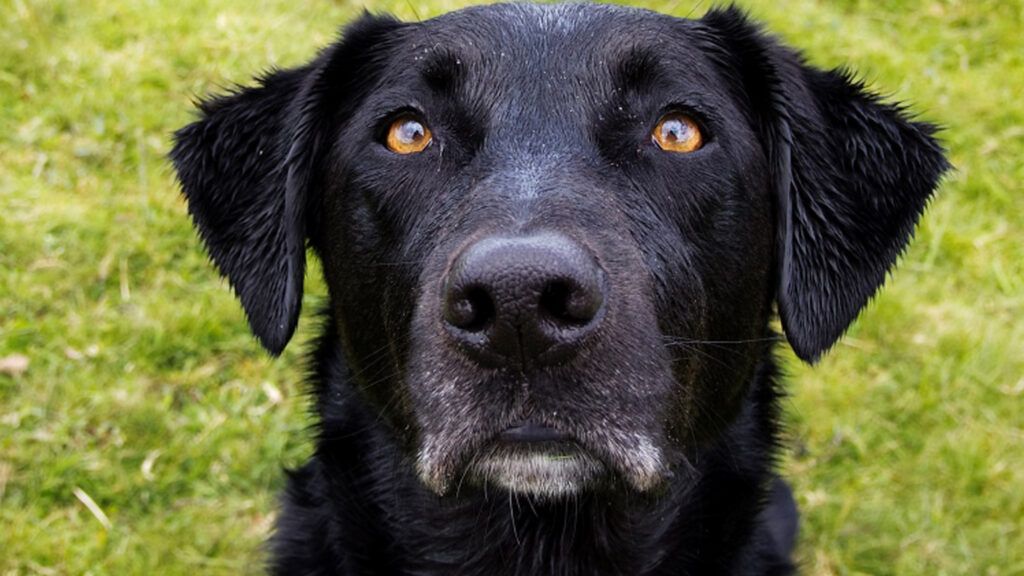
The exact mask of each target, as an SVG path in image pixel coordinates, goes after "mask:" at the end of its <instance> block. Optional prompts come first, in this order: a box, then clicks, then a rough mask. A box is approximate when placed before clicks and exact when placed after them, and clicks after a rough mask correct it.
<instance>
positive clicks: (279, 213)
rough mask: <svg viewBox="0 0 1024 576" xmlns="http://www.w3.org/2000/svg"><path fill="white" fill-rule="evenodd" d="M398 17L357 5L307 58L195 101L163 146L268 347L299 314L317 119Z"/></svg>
mask: <svg viewBox="0 0 1024 576" xmlns="http://www.w3.org/2000/svg"><path fill="white" fill-rule="evenodd" d="M398 24H399V23H397V22H395V21H394V20H391V19H389V18H377V17H372V16H369V15H364V16H363V17H362V18H361V19H360V20H358V21H356V22H355V23H353V24H352V25H351V26H349V27H348V28H347V29H346V31H345V34H344V37H345V40H344V41H342V42H339V43H337V44H335V45H333V46H332V47H331V48H329V49H327V50H325V51H324V52H322V53H321V54H320V55H319V56H318V57H317V58H316V59H315V60H314V61H313V62H311V63H310V64H309V65H307V66H304V67H300V68H295V69H290V70H282V71H276V72H272V73H270V74H268V75H266V76H264V77H262V78H260V79H259V80H258V85H257V86H255V87H250V88H243V89H239V90H238V91H236V92H234V93H231V94H228V95H225V96H219V97H215V98H211V99H209V100H206V101H205V102H202V103H201V104H200V105H199V109H200V111H201V116H200V119H199V120H198V121H196V122H194V123H192V124H189V125H188V126H185V127H184V128H182V129H181V130H179V131H178V132H177V133H176V134H175V137H174V140H175V143H174V148H173V149H172V151H171V155H170V156H171V160H172V161H173V163H174V167H175V169H176V170H177V172H178V178H179V180H180V182H181V187H182V191H183V192H184V195H185V197H186V199H187V201H188V210H189V213H190V214H191V215H192V219H193V221H194V223H195V226H196V228H197V229H198V231H199V235H200V236H201V237H202V239H203V242H204V243H205V244H206V247H207V250H208V251H209V254H210V258H211V259H212V260H213V261H214V263H215V264H216V265H217V267H218V268H219V269H220V271H221V273H222V274H223V275H224V276H225V277H227V279H228V281H229V282H230V283H231V285H232V287H234V289H235V292H236V293H237V294H238V297H239V299H240V300H241V302H242V307H243V308H244V309H245V313H246V316H247V317H248V319H249V326H250V327H251V328H252V331H253V333H254V334H255V335H256V337H257V338H259V340H260V342H261V343H262V344H263V346H264V347H265V348H266V349H267V350H268V351H270V352H271V353H272V354H279V353H280V352H281V350H283V349H284V347H285V345H286V344H287V343H288V340H290V339H291V336H292V334H293V333H294V331H295V327H296V324H297V323H298V318H299V311H300V308H301V304H302V284H303V275H304V272H305V264H306V258H305V245H306V237H307V232H308V230H307V228H308V225H309V221H308V218H307V209H306V208H307V206H308V205H309V204H310V202H311V201H312V198H311V197H312V195H313V191H312V190H311V189H312V188H313V187H314V185H315V178H314V174H313V172H314V170H315V165H316V162H317V158H318V155H319V154H320V152H321V148H322V146H321V140H322V132H323V127H324V126H325V125H327V124H329V123H330V120H331V118H335V117H337V116H338V115H341V114H344V112H345V109H346V108H351V107H352V106H354V105H355V101H356V100H357V99H358V97H359V93H360V90H361V89H363V88H365V87H366V86H367V85H369V84H370V83H371V82H372V79H373V78H374V74H373V73H372V72H373V71H372V70H368V69H367V68H368V67H371V66H372V60H373V59H372V58H371V57H370V54H371V53H372V52H374V50H375V49H376V47H377V46H378V45H379V44H380V43H381V42H380V40H382V37H383V35H384V34H385V33H386V32H387V31H389V30H391V29H393V28H394V27H396V26H398Z"/></svg>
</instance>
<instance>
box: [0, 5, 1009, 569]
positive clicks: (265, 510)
mask: <svg viewBox="0 0 1024 576" xmlns="http://www.w3.org/2000/svg"><path fill="white" fill-rule="evenodd" d="M693 1H694V0H682V1H678V0H676V1H664V0H652V1H651V2H644V3H643V5H644V6H646V7H649V8H654V9H659V10H663V11H669V12H672V13H675V14H678V15H684V14H687V13H689V12H690V11H691V9H692V8H693V6H692V4H693ZM635 4H637V5H640V4H641V3H640V2H635ZM742 4H743V5H745V6H749V8H750V10H751V11H752V12H753V13H754V14H755V15H756V16H757V17H759V18H761V19H763V20H765V21H767V22H768V23H769V24H770V26H771V28H772V29H774V30H775V31H777V32H779V33H780V34H781V35H782V36H784V37H785V38H787V39H788V40H789V41H790V42H791V43H793V44H795V45H797V46H799V47H802V48H804V49H805V50H806V51H807V52H808V53H809V55H810V56H811V59H812V61H814V62H816V63H818V64H821V65H829V66H832V65H839V64H841V63H849V64H850V65H851V66H852V67H853V68H854V69H856V70H858V71H860V73H861V75H862V76H863V77H865V78H866V79H867V80H868V81H869V82H870V83H871V84H872V85H874V86H877V87H879V88H881V89H884V90H886V91H888V93H890V94H891V95H892V96H893V97H894V98H898V99H906V100H911V101H913V102H914V109H915V110H916V111H918V112H919V113H921V115H923V116H924V117H925V118H927V119H930V120H933V121H937V122H940V123H942V124H944V125H945V126H946V127H947V129H946V131H945V132H944V138H945V140H946V143H947V145H948V147H949V149H950V152H951V156H952V160H953V162H954V163H955V164H956V166H957V168H958V170H957V172H956V173H954V174H952V175H951V176H950V177H949V178H948V180H947V181H946V183H945V185H944V186H943V189H942V192H941V194H940V195H939V197H938V199H937V200H936V201H935V202H934V203H933V204H932V206H931V209H930V211H929V212H928V214H927V216H926V217H925V219H924V223H923V225H922V226H921V228H920V229H919V232H918V237H917V241H916V242H915V244H914V245H913V247H912V248H911V249H910V251H909V253H908V254H907V256H906V257H905V259H904V260H903V263H902V266H901V267H900V269H899V271H898V272H897V273H896V274H895V275H894V276H893V277H892V278H891V280H890V281H889V283H888V286H887V288H886V290H885V291H884V292H883V294H882V295H881V296H880V297H879V298H878V299H877V300H876V301H875V302H874V303H873V304H872V305H871V306H870V307H869V308H868V309H867V311H866V312H865V313H864V314H863V315H862V317H861V318H860V320H859V321H858V322H857V324H856V325H855V326H854V328H853V329H852V331H851V332H850V334H849V337H848V338H847V339H846V340H845V341H844V343H843V344H842V345H840V346H839V347H838V348H837V349H836V350H835V351H834V352H833V353H832V354H831V355H830V356H828V357H827V358H826V359H825V360H824V361H822V362H821V363H820V364H819V365H818V366H816V367H814V368H807V367H804V366H801V365H799V364H798V363H796V362H795V361H793V360H792V356H788V358H789V364H790V365H791V368H790V372H791V373H792V376H793V377H792V380H791V390H792V392H793V397H792V399H791V400H790V402H789V405H788V413H789V415H788V419H789V421H790V422H791V433H790V445H791V446H792V449H791V451H790V453H789V455H788V456H787V458H786V461H785V468H786V472H787V474H788V475H789V476H790V478H792V479H793V481H794V483H795V486H796V489H797V492H798V498H799V501H800V503H801V506H802V509H803V513H804V524H803V533H802V536H801V542H800V552H799V556H800V560H801V563H802V564H803V566H804V569H805V572H806V573H808V574H815V575H827V574H922V575H925V574H927V575H942V574H986V575H987V574H993V575H994V574H1024V531H1022V524H1024V322H1022V321H1021V320H1020V318H1021V317H1024V200H1022V189H1021V188H1022V184H1021V183H1022V182H1024V106H1022V104H1021V102H1024V33H1022V31H1024V3H1022V2H1021V0H1015V1H1008V0H1007V1H999V0H978V1H967V0H960V1H958V0H920V1H912V0H906V1H896V0H887V1H882V2H869V1H867V0H864V1H859V0H842V1H833V2H826V1H821V0H785V1H778V2H773V1H768V0H763V1H762V0H758V1H751V2H742ZM460 5H461V3H460V2H453V1H449V0H429V1H427V2H417V1H415V0H413V1H408V0H401V1H400V0H395V1H394V2H383V3H380V4H374V5H371V6H370V8H372V9H373V10H375V11H376V10H387V11H392V12H394V13H396V14H397V15H399V16H401V17H404V18H410V19H411V18H417V17H419V18H425V17H428V16H431V15H434V14H437V13H440V12H443V11H446V10H450V9H453V8H457V7H459V6H460ZM361 8H362V6H360V5H355V4H349V3H347V2H333V3H331V2H324V3H316V4H312V3H296V2H291V1H285V0H265V1H261V2H259V3H256V4H255V5H254V3H251V2H243V1H241V0H212V1H206V2H199V1H196V0H187V1H186V0H182V1H179V2H173V3H171V2H154V1H146V0H140V1H138V2H127V1H110V0H0V46H2V47H3V48H2V49H0V359H6V361H7V362H11V361H12V360H15V361H16V360H19V359H20V361H21V362H24V361H26V360H27V361H28V366H27V369H24V370H21V369H20V368H19V367H18V366H14V365H8V366H7V368H5V369H2V371H3V373H0V526H2V528H0V574H3V575H20V574H44V575H49V574H96V575H99V574H119V575H120V574H166V575H176V574H183V575H191V574H196V573H202V574H221V573H223V574H237V573H239V572H244V573H248V572H255V571H257V570H258V568H259V563H260V561H261V558H262V556H261V554H262V552H261V548H260V543H261V541H262V540H263V539H264V538H265V537H266V535H267V532H268V530H269V528H270V527H271V525H272V520H273V514H274V495H275V493H276V491H277V490H278V489H279V488H280V487H281V485H282V481H283V475H282V473H281V471H280V469H281V467H282V466H290V465H296V464H298V463H300V462H301V461H302V460H303V459H304V458H305V457H306V456H307V455H308V454H309V451H310V445H309V442H308V440H307V434H306V427H307V426H308V425H309V424H310V421H309V419H308V418H307V416H306V414H305V408H306V398H305V397H304V396H303V390H302V386H301V374H302V362H301V356H300V354H299V351H300V350H302V348H303V346H302V343H303V342H304V341H306V340H307V339H308V338H309V336H310V334H311V326H310V324H311V323H310V321H309V319H308V318H304V320H303V323H302V326H301V327H300V335H299V337H298V338H297V340H296V342H295V343H294V344H293V346H292V347H291V348H290V349H289V350H288V351H287V352H286V353H285V354H284V356H283V357H282V358H281V359H279V360H270V359H268V358H267V357H266V356H265V355H264V354H263V353H262V352H261V351H260V350H259V348H258V346H257V345H256V344H255V342H254V341H253V339H252V338H251V337H250V336H249V335H248V332H247V329H246V326H245V322H244V319H243V316H242V313H241V311H240V309H239V307H238V305H237V304H236V302H235V300H234V299H233V297H232V295H231V293H230V292H229V290H228V288H227V287H226V285H225V283H224V282H223V281H221V280H219V279H218V278H217V276H216V275H215V273H214V271H213V269H212V268H211V267H210V266H209V265H208V263H207V261H206V258H205V256H204V255H203V253H202V251H201V249H200V246H199V243H198V242H197V240H196V239H195V237H194V235H193V232H192V231H191V229H190V227H189V223H188V221H187V218H186V216H185V208H184V205H183V203H182V201H181V200H180V198H179V197H178V193H177V189H176V186H175V184H174V181H173V178H172V175H171V173H170V170H169V168H168V166H167V163H166V161H165V159H164V157H165V155H166V153H167V150H168V141H169V138H168V135H169V133H170V132H171V131H172V130H173V129H175V128H176V127H178V126H181V125H182V124H184V123H185V122H187V121H188V120H189V118H190V114H191V99H192V98H193V97H194V96H195V95H201V94H206V93H208V92H209V91H213V90H217V89H219V88H221V87H224V86H228V85H230V84H231V83H232V82H235V81H246V80H247V79H248V78H249V77H251V76H252V75H253V74H255V73H257V72H259V71H260V70H261V69H263V68H265V67H266V66H268V65H270V64H276V65H279V66H288V65H292V64H297V63H300V62H302V61H304V60H305V59H308V58H309V57H310V56H311V55H312V54H314V53H315V51H316V49H317V47H319V46H322V45H323V44H325V43H327V42H329V41H330V40H331V39H332V38H334V36H335V33H336V26H337V25H338V24H340V23H342V22H344V21H346V20H347V19H349V18H351V17H352V16H353V15H355V14H356V13H357V12H358V11H359V10H360V9H361ZM705 8H706V6H701V7H698V8H697V9H696V13H697V14H699V13H701V12H703V10H704V9H705ZM311 277H312V278H314V280H312V281H311V282H310V283H309V284H310V285H311V286H310V288H309V290H308V291H307V296H306V298H307V302H306V309H307V310H309V309H313V308H315V307H316V304H317V303H319V302H322V300H323V298H324V289H323V286H322V284H321V283H320V282H319V281H318V280H315V272H314V273H313V274H312V275H311ZM296 344H297V345H296ZM15 363H16V362H15ZM22 368H24V367H22Z"/></svg>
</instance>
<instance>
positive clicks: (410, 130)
mask: <svg viewBox="0 0 1024 576" xmlns="http://www.w3.org/2000/svg"><path fill="white" fill-rule="evenodd" d="M431 139H432V136H431V134H430V128H427V125H426V124H424V123H423V122H420V121H419V120H417V119H416V117H415V116H409V115H405V116H401V117H399V118H397V119H396V120H395V121H394V122H392V123H391V127H390V128H388V138H387V146H388V150H391V151H392V152H397V153H398V154H415V153H417V152H422V151H423V149H424V148H426V147H427V146H428V145H430V141H431Z"/></svg>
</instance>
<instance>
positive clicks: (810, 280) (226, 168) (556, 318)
mask: <svg viewBox="0 0 1024 576" xmlns="http://www.w3.org/2000/svg"><path fill="white" fill-rule="evenodd" d="M202 112H203V115H202V118H201V119H200V120H199V121H197V122H195V123H194V124H191V125H189V126H187V127H186V128H184V129H182V130H181V131H180V132H179V133H178V134H177V141H176V145H175V148H174V151H173V153H172V157H173V160H174V163H175V166H176V168H177V170H178V173H179V175H180V179H181V182H182V186H183V188H184V192H185V195H186V197H187V199H188V205H189V210H190V212H191V214H192V216H193V218H194V220H195V224H196V227H197V228H198V229H199V232H200V234H201V236H202V237H203V239H204V241H205V243H206V246H207V248H208V249H209V252H210V255H211V256H212V258H213V260H214V262H215V263H216V264H217V265H218V267H219V268H220V270H221V271H222V272H223V274H224V275H225V276H227V278H228V279H229V280H230V282H231V284H232V286H233V287H234V288H235V290H236V292H237V293H238V295H239V297H240V298H241V301H242V304H243V306H244V308H245V311H246V313H247V315H248V318H249V322H250V324H251V326H252V329H253V331H254V332H255V334H256V336H257V337H258V338H259V339H260V341H261V342H262V343H263V344H264V345H265V346H266V347H267V348H268V349H269V350H270V351H271V352H273V353H277V352H279V351H280V350H281V349H282V348H283V347H284V346H285V344H286V343H287V342H288V340H289V339H290V337H291V335H292V332H293V331H294V329H295V325H296V321H297V317H298V314H299V307H300V302H301V293H302V282H303V273H304V265H305V252H306V245H307V242H308V244H309V245H310V246H311V247H312V248H313V249H314V250H315V252H316V253H317V254H318V255H319V257H320V258H321V260H322V262H323V267H324V272H325V276H326V279H327V285H328V287H329V291H330V302H331V313H332V314H333V316H334V319H335V322H334V325H336V326H337V329H338V331H339V334H338V336H339V340H340V342H342V346H343V348H344V353H345V356H346V358H347V361H348V363H349V366H350V368H351V369H352V371H353V373H354V375H355V382H354V384H355V385H356V386H357V387H358V388H359V389H360V391H361V393H362V395H363V397H364V398H365V399H366V401H367V402H369V403H370V404H371V405H372V406H373V407H374V409H375V410H377V411H379V412H380V413H382V414H383V416H384V418H385V420H386V422H387V423H388V425H389V426H390V428H391V430H392V431H393V433H394V435H395V437H396V439H398V441H399V442H400V444H401V445H402V446H403V448H404V450H405V451H406V453H407V455H408V457H409V460H410V463H412V464H413V465H415V467H416V469H417V471H418V473H419V475H420V477H421V478H422V480H423V481H424V482H425V483H426V484H427V485H428V486H429V487H430V488H432V489H433V490H435V491H436V492H438V493H444V492H446V491H448V490H449V489H450V488H451V487H452V485H453V481H454V480H457V479H458V478H460V477H462V475H464V474H465V475H467V477H469V478H473V479H476V480H478V481H484V482H486V481H490V482H493V483H497V484H499V485H502V486H505V487H507V488H509V489H511V490H514V491H517V492H520V493H527V494H534V495H543V496H557V495H559V494H565V493H572V492H576V491H578V490H581V489H583V488H586V487H588V486H596V485H601V484H604V483H605V481H608V480H615V479H618V480H623V481H624V482H619V483H616V482H612V483H611V484H613V485H626V486H628V487H630V488H631V489H634V490H639V491H644V490H648V489H650V488H652V487H654V486H656V485H657V484H659V483H660V482H661V481H662V480H663V479H665V478H666V477H667V476H668V475H670V474H671V472H672V470H673V469H674V468H676V466H677V465H678V464H679V463H680V462H682V461H683V460H684V458H685V457H686V455H687V454H689V453H692V452H693V451H695V450H697V449H699V447H700V446H701V444H702V443H704V442H706V441H707V440H708V439H709V438H712V437H714V435H715V434H716V432H718V431H720V430H721V429H722V427H723V426H725V425H727V424H728V423H729V422H730V421H732V420H733V419H734V418H735V416H736V414H737V411H738V410H739V409H740V406H741V400H742V398H743V397H744V392H745V389H746V386H747V385H748V383H749V382H750V381H751V378H752V375H753V374H754V371H755V369H756V368H757V365H758V363H759V361H761V360H762V359H763V358H764V357H765V355H766V354H767V353H769V350H770V345H771V344H770V340H771V339H772V336H771V332H770V331H769V330H768V329H767V325H768V322H769V319H770V316H771V314H772V313H773V304H775V303H777V304H778V312H779V315H780V316H781V320H782V325H783V327H784V330H785V334H786V336H787V338H788V340H789V342H790V343H791V344H792V346H793V348H794V350H795V351H796V353H797V354H798V355H799V356H800V357H801V358H803V359H805V360H807V361H813V360H815V359H816V358H817V357H818V356H819V355H820V354H822V353H823V352H824V351H825V350H827V349H828V348H829V347H830V346H831V345H832V344H833V343H834V342H835V341H836V340H837V338H839V337H840V335H841V334H842V333H843V331H844V330H845V329H846V327H847V326H848V325H849V324H850V322H851V321H852V320H853V319H854V318H855V317H856V315H857V313H858V312H859V311H860V309H861V308H862V307H863V306H864V305H865V303H866V302H867V301H868V299H869V298H870V297H871V296H872V295H873V294H874V292H875V291H876V290H877V289H878V287H879V286H880V285H881V284H882V282H883V280H884V278H885V275H886V273H887V270H888V269H889V268H890V267H891V266H892V265H893V263H894V261H895V259H896V258H897V256H898V255H899V254H900V252H901V250H902V248H903V246H904V245H905V244H906V242H907V241H908V239H909V238H910V236H911V234H912V232H913V228H914V225H915V222H916V220H917V218H918V217H919V215H920V214H921V212H922V210H923V209H924V207H925V204H926V203H927V201H928V198H929V196H930V195H931V193H932V190H933V189H934V187H935V185H936V182H937V180H938V179H939V177H940V175H941V173H942V172H943V171H944V170H945V168H946V162H945V160H944V158H943V154H942V150H941V148H940V147H939V146H938V145H937V144H936V142H935V140H934V139H933V137H932V132H933V129H932V127H931V126H929V125H927V124H921V123H915V122H912V121H910V120H908V118H907V117H906V116H905V114H904V113H903V111H902V110H901V109H900V108H899V107H898V106H893V105H889V104H885V103H883V102H880V101H879V100H878V98H876V97H875V96H874V95H872V94H870V93H868V92H865V90H864V88H863V87H862V86H861V85H859V84H858V83H856V82H854V81H852V80H851V79H850V77H849V76H848V75H846V74H844V73H842V72H835V71H832V72H827V71H821V70H818V69H815V68H813V67H810V66H808V65H806V64H805V63H804V62H803V61H802V60H801V58H800V57H799V56H798V55H797V54H796V53H795V52H793V51H791V50H789V49H787V48H785V47H783V46H781V45H780V44H779V43H777V42H776V41H775V40H774V39H772V38H771V37H768V36H766V35H764V34H763V33H762V32H761V31H760V30H759V29H758V28H757V27H756V26H754V25H752V24H751V23H750V22H748V21H747V20H746V19H745V18H744V16H743V15H742V14H740V13H739V12H737V11H736V10H732V9H729V10H714V11H712V12H710V13H708V14H707V15H706V16H704V17H703V18H701V19H699V20H681V19H676V18H671V17H667V16H662V15H658V14H654V13H650V12H646V11H640V10H632V9H623V8H614V7H609V6H597V5H563V6H532V5H500V6H489V7H481V8H471V9H466V10H462V11H458V12H454V13H451V14H448V15H445V16H442V17H439V18H436V19H433V20H429V21H426V22H420V23H410V24H406V23H400V22H397V21H394V20H391V19H388V18H380V17H372V16H364V17H363V18H362V19H360V20H359V21H358V22H356V23H355V24H353V25H351V26H350V27H349V28H348V29H347V30H346V31H345V34H344V38H343V40H341V41H339V42H338V43H336V44H334V45H333V46H331V47H329V48H328V49H327V50H325V51H324V52H322V53H321V54H320V55H319V56H318V57H317V58H316V59H315V60H314V61H312V62H311V63H310V64H308V65H306V66H304V67H301V68H296V69H291V70H285V71H279V72H274V73H272V74H269V75H267V76H266V77H264V78H263V79H262V80H261V81H260V85H259V86H257V87H254V88H248V89H242V90H239V91H237V92H236V93H233V94H230V95H227V96H223V97H219V98H215V99H213V100H210V101H207V102H205V103H204V104H203V105H202Z"/></svg>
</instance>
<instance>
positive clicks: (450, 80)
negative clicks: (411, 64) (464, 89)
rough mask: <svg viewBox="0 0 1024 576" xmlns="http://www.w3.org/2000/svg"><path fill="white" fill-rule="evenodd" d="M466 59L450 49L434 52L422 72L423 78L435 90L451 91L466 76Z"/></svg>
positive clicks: (441, 91)
mask: <svg viewBox="0 0 1024 576" xmlns="http://www.w3.org/2000/svg"><path fill="white" fill-rule="evenodd" d="M465 68H466V66H465V60H463V59H462V58H461V57H459V55H458V54H455V53H454V52H449V51H440V52H434V53H433V54H431V55H430V56H429V57H428V58H427V61H426V63H425V64H424V66H423V69H422V71H421V72H420V74H421V76H422V77H423V80H424V81H425V82H426V83H427V86H429V87H430V88H431V89H432V90H433V91H435V92H440V93H450V92H452V91H453V90H455V89H456V88H457V87H458V86H459V84H461V83H462V81H463V79H464V78H465Z"/></svg>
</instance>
